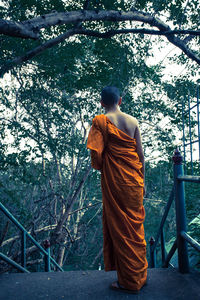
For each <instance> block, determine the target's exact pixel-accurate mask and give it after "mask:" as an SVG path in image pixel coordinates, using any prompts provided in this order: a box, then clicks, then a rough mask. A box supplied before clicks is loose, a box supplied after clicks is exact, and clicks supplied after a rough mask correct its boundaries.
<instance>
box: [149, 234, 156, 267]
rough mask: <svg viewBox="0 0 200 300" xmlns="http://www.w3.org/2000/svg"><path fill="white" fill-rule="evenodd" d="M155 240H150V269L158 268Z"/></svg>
mask: <svg viewBox="0 0 200 300" xmlns="http://www.w3.org/2000/svg"><path fill="white" fill-rule="evenodd" d="M154 243H155V240H154V238H153V237H151V238H150V240H149V244H150V261H149V268H156V249H154Z"/></svg>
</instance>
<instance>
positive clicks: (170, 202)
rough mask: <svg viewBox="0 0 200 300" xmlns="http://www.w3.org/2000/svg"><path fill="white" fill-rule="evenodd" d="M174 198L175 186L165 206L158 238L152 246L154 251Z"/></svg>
mask: <svg viewBox="0 0 200 300" xmlns="http://www.w3.org/2000/svg"><path fill="white" fill-rule="evenodd" d="M173 199H174V187H173V188H172V190H171V193H170V196H169V200H168V202H167V204H166V206H165V212H164V214H163V217H162V220H161V222H160V227H159V230H158V233H157V236H156V239H155V243H154V245H153V247H152V251H154V250H155V248H156V246H157V243H158V240H159V237H160V233H161V230H162V227H163V225H164V223H165V220H166V218H167V215H168V213H169V210H170V207H171V205H172V202H173Z"/></svg>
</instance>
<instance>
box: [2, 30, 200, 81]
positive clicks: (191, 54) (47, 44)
mask: <svg viewBox="0 0 200 300" xmlns="http://www.w3.org/2000/svg"><path fill="white" fill-rule="evenodd" d="M183 32H184V33H185V34H193V35H196V36H197V35H200V31H196V32H193V31H191V30H187V31H186V30H167V31H160V30H151V29H144V28H142V29H138V28H137V29H118V30H109V31H106V32H98V31H95V30H87V29H84V28H75V29H70V30H68V31H67V32H66V33H64V34H62V35H60V36H58V37H56V38H54V39H51V40H49V41H47V42H45V43H43V44H41V45H39V46H37V47H36V48H34V49H32V50H30V51H28V52H27V53H26V54H25V55H22V56H19V57H16V58H14V59H13V60H10V61H8V62H7V63H5V64H4V66H3V67H1V68H0V76H3V75H4V74H5V73H6V72H8V71H9V70H12V69H13V68H14V67H15V66H16V65H20V64H22V63H24V62H26V61H28V60H30V59H31V58H33V57H35V56H36V55H38V54H40V53H41V52H43V51H44V50H46V49H48V48H52V47H53V46H55V45H57V44H59V43H61V42H63V41H64V40H65V39H67V38H69V37H70V36H73V35H78V34H80V35H86V36H93V37H98V38H111V37H113V36H115V35H117V34H127V33H133V34H151V35H162V36H165V37H166V38H167V39H168V40H169V41H170V42H171V43H172V44H174V45H175V46H176V47H178V48H179V49H181V50H182V51H183V52H184V53H185V54H186V55H187V56H188V57H189V58H191V59H192V60H194V61H196V62H197V63H198V64H199V65H200V57H199V56H197V55H196V54H195V53H194V52H193V51H192V50H190V49H189V48H188V46H187V45H186V43H185V42H184V40H181V39H179V38H177V37H176V36H174V35H175V34H178V33H180V34H183Z"/></svg>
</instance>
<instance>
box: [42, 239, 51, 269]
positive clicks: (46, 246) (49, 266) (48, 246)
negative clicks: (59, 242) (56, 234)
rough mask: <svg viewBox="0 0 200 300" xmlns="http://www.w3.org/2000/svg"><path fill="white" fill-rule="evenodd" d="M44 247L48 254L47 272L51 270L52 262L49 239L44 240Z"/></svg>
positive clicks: (45, 261) (45, 260)
mask: <svg viewBox="0 0 200 300" xmlns="http://www.w3.org/2000/svg"><path fill="white" fill-rule="evenodd" d="M44 248H45V249H46V251H47V255H45V256H44V263H45V272H51V262H50V256H51V255H50V242H49V240H46V241H44Z"/></svg>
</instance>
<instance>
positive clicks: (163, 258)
mask: <svg viewBox="0 0 200 300" xmlns="http://www.w3.org/2000/svg"><path fill="white" fill-rule="evenodd" d="M160 240H161V253H162V264H164V262H165V259H166V251H165V236H164V230H163V227H162V230H161V235H160Z"/></svg>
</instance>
